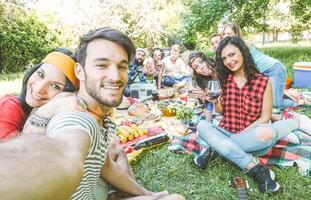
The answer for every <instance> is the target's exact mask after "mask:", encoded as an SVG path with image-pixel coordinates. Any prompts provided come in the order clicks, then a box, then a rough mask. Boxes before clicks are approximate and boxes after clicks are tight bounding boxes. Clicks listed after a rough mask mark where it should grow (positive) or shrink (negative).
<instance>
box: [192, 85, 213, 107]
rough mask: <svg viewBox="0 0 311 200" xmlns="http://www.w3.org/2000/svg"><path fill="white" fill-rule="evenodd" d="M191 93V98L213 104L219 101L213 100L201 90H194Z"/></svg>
mask: <svg viewBox="0 0 311 200" xmlns="http://www.w3.org/2000/svg"><path fill="white" fill-rule="evenodd" d="M189 93H190V95H191V96H193V97H195V98H198V99H202V100H205V101H208V102H211V103H213V102H215V101H217V99H214V98H212V97H211V96H210V95H209V94H208V93H206V92H205V91H204V90H202V89H201V88H193V89H192V90H190V91H189Z"/></svg>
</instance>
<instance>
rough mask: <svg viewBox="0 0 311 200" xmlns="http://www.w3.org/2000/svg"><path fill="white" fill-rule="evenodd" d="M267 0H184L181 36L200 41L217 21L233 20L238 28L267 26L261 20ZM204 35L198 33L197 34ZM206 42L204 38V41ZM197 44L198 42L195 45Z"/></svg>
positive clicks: (260, 28) (216, 24)
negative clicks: (186, 8)
mask: <svg viewBox="0 0 311 200" xmlns="http://www.w3.org/2000/svg"><path fill="white" fill-rule="evenodd" d="M268 4H269V0H253V1H248V0H241V1H233V0H194V1H190V0H188V1H185V5H186V6H187V7H188V12H186V13H185V14H184V15H183V29H182V32H181V37H182V38H183V41H184V42H186V43H187V42H192V43H195V44H200V43H202V42H204V41H202V40H201V39H200V38H205V39H206V37H207V38H208V36H209V35H211V34H212V33H213V32H217V28H218V27H217V26H218V24H219V22H223V23H225V22H228V21H235V22H237V23H238V24H239V25H240V26H241V28H243V27H255V28H257V29H259V30H263V29H266V25H265V24H264V23H262V18H263V17H264V16H265V12H264V11H265V10H266V9H267V6H268ZM200 35H201V36H205V37H199V36H200ZM204 43H205V42H204ZM196 46H197V45H196Z"/></svg>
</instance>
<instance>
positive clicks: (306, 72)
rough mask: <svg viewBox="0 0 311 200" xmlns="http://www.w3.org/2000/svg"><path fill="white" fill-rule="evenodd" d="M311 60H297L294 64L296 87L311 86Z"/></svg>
mask: <svg viewBox="0 0 311 200" xmlns="http://www.w3.org/2000/svg"><path fill="white" fill-rule="evenodd" d="M310 77H311V62H296V63H295V64H294V85H295V87H301V88H311V81H310Z"/></svg>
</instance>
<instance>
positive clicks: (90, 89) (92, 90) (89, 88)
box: [85, 76, 125, 107]
mask: <svg viewBox="0 0 311 200" xmlns="http://www.w3.org/2000/svg"><path fill="white" fill-rule="evenodd" d="M123 85H124V84H123ZM124 89H125V88H123V91H122V93H121V95H120V98H118V99H116V100H110V101H109V100H107V99H106V98H105V97H106V96H107V94H102V95H101V93H100V92H99V91H96V87H95V84H93V83H92V81H89V79H88V78H87V76H86V77H85V90H86V92H87V93H88V95H90V96H91V97H92V98H93V99H95V100H96V101H97V102H98V103H100V104H101V105H102V106H106V107H117V106H119V105H120V104H121V102H122V99H123V95H122V94H123V92H124Z"/></svg>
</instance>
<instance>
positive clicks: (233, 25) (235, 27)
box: [222, 22, 243, 38]
mask: <svg viewBox="0 0 311 200" xmlns="http://www.w3.org/2000/svg"><path fill="white" fill-rule="evenodd" d="M227 27H229V28H231V29H232V30H233V32H234V33H235V36H237V37H239V38H243V35H242V30H241V28H240V26H239V25H238V24H237V23H235V22H229V23H228V24H226V25H225V27H224V29H223V30H222V32H224V31H225V29H226V28H227Z"/></svg>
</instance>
